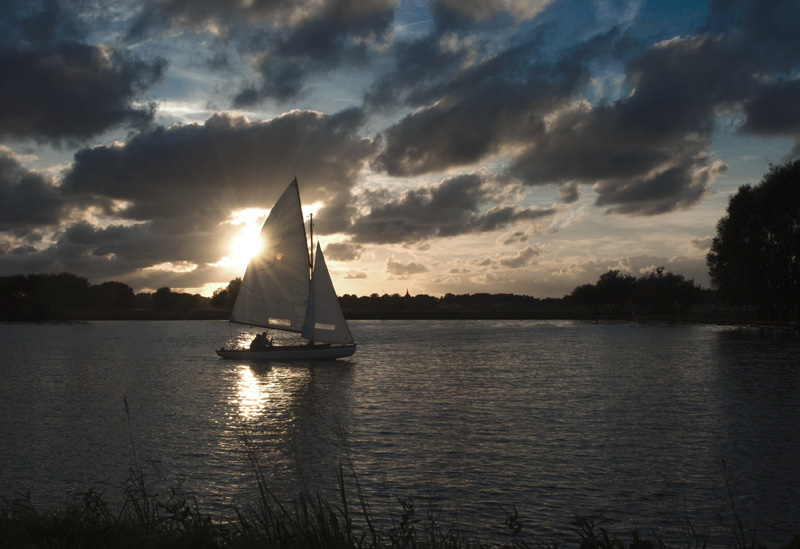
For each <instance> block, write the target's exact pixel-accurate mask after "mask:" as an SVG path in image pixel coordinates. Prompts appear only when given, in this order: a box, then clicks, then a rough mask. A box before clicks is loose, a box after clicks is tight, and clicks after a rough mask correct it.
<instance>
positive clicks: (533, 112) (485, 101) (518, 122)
mask: <svg viewBox="0 0 800 549" xmlns="http://www.w3.org/2000/svg"><path fill="white" fill-rule="evenodd" d="M609 38H610V37H608V36H602V37H599V38H597V39H595V40H593V41H591V42H590V43H586V44H583V45H582V46H581V47H579V48H576V49H574V50H572V51H570V52H568V53H566V54H564V55H563V56H561V57H560V58H558V59H556V61H555V62H547V63H545V62H541V63H537V62H535V61H534V62H532V61H531V59H534V60H536V59H542V58H543V55H542V53H541V51H540V49H541V47H542V41H543V37H542V36H541V35H540V34H539V33H533V36H532V37H531V39H530V40H529V41H527V42H525V43H523V44H521V45H518V46H515V47H512V48H509V49H508V50H506V51H503V52H501V53H499V54H497V55H494V56H491V57H489V58H487V59H485V60H484V61H482V62H481V63H478V64H476V65H475V66H473V67H471V68H469V69H468V70H465V71H462V72H461V73H460V74H459V75H458V76H457V77H455V78H453V79H451V80H449V81H447V82H439V81H438V80H434V81H433V82H431V85H430V86H424V85H417V86H416V87H414V88H413V96H410V97H409V99H413V100H415V101H420V100H426V104H427V106H425V107H424V108H421V109H419V110H417V111H416V112H414V113H412V114H410V115H408V116H406V117H405V118H403V119H402V120H401V121H400V122H398V123H397V124H395V125H393V126H391V127H390V128H388V129H387V130H386V131H385V132H384V134H383V137H384V139H385V141H386V145H385V148H384V150H383V152H382V153H381V154H380V155H379V156H378V157H377V159H376V161H375V163H374V167H375V168H376V169H381V170H384V171H386V172H387V173H389V174H392V175H418V174H423V173H428V172H435V171H441V170H445V169H448V168H452V167H457V166H464V165H470V164H472V163H475V162H478V161H480V160H482V159H484V158H486V157H490V156H493V155H496V154H498V153H501V152H503V151H504V148H505V147H508V146H514V147H518V146H520V145H525V144H529V143H531V142H535V141H537V140H540V139H542V138H543V137H544V136H545V131H546V126H545V119H544V117H545V116H546V115H547V114H548V113H550V112H551V111H552V110H553V109H555V108H557V107H558V106H560V105H563V104H565V103H567V102H569V101H570V99H571V98H572V97H573V95H574V94H575V93H576V92H577V91H578V90H579V89H580V88H581V86H584V85H585V84H586V83H587V82H588V79H589V72H588V71H587V70H586V69H585V67H583V61H584V57H585V56H586V52H587V51H594V50H597V49H604V48H607V47H608V43H609ZM434 99H435V101H434Z"/></svg>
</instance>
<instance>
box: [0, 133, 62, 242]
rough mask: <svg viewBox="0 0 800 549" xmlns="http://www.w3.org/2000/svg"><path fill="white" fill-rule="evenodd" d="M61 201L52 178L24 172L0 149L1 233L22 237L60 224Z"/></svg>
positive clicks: (23, 168) (13, 158) (10, 153)
mask: <svg viewBox="0 0 800 549" xmlns="http://www.w3.org/2000/svg"><path fill="white" fill-rule="evenodd" d="M63 207H64V200H63V199H62V197H61V194H60V193H59V191H58V189H57V188H56V187H55V186H54V184H53V181H52V180H51V178H49V177H47V176H45V175H42V174H40V173H37V172H34V171H31V170H28V169H26V168H25V167H24V166H22V164H21V163H20V162H19V160H18V159H17V157H16V156H14V154H13V153H12V152H11V151H9V150H8V149H6V148H5V147H0V233H4V232H8V233H12V234H14V235H16V236H18V237H23V236H25V235H28V234H30V233H31V232H35V231H36V229H37V228H40V227H41V226H47V225H55V224H57V223H58V222H59V220H60V218H61V214H62V209H63Z"/></svg>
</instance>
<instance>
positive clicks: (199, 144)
mask: <svg viewBox="0 0 800 549" xmlns="http://www.w3.org/2000/svg"><path fill="white" fill-rule="evenodd" d="M359 120H360V118H359V117H358V115H357V113H355V112H352V111H344V112H342V113H339V114H336V115H331V116H327V115H322V114H319V113H316V112H311V111H292V112H290V113H287V114H285V115H283V116H280V117H277V118H275V119H272V120H268V121H264V122H256V123H252V122H249V121H248V120H247V119H245V118H244V117H239V116H233V115H229V114H225V113H222V114H218V115H214V116H212V117H211V118H209V119H208V120H207V121H206V123H205V124H202V125H200V124H194V125H175V126H172V127H170V128H156V129H153V130H148V131H144V132H140V133H138V134H136V135H134V136H133V137H131V138H130V139H129V140H128V141H127V142H125V143H122V144H116V145H112V146H98V147H94V148H91V149H83V150H80V151H78V152H77V153H76V154H75V157H74V161H73V163H72V165H71V166H70V168H69V169H67V170H66V171H65V172H64V175H63V179H62V181H61V182H60V184H54V183H53V182H52V181H51V180H49V179H47V178H46V177H44V176H42V175H40V174H37V173H36V172H31V171H28V170H26V169H25V168H23V167H22V166H21V164H20V163H19V161H18V160H17V159H15V157H14V156H13V155H12V154H11V153H10V152H9V151H8V150H6V149H0V198H2V199H3V200H2V203H0V235H2V234H3V232H5V238H6V241H7V244H6V245H5V246H4V247H5V248H6V249H8V250H10V249H12V248H13V249H17V250H26V251H27V252H28V253H24V254H20V253H16V254H15V256H14V257H13V258H12V257H10V256H6V257H5V258H4V261H2V262H0V271H2V272H9V271H11V272H14V270H16V269H18V268H21V267H20V266H21V265H24V264H36V265H37V266H40V267H41V268H42V269H43V270H44V269H46V270H54V269H59V270H69V271H71V272H76V273H82V272H94V273H104V274H105V275H108V276H113V277H115V278H121V277H126V278H127V277H130V279H131V280H132V281H133V280H134V279H136V280H144V279H145V278H147V279H153V278H154V277H162V278H163V276H164V275H162V274H159V273H156V272H150V273H146V274H141V273H139V271H140V270H141V269H144V268H147V267H151V266H153V265H158V264H163V263H169V262H172V263H176V264H177V263H180V262H185V263H191V264H195V265H198V266H199V267H198V268H197V269H196V270H195V271H193V272H192V273H191V275H192V277H193V280H194V282H199V281H201V280H202V278H201V276H213V273H211V275H209V272H210V271H209V268H208V267H206V268H203V266H204V265H210V264H214V263H216V262H218V261H219V260H220V259H221V258H222V257H223V256H226V255H230V251H229V245H230V242H232V240H233V239H234V238H235V236H236V233H237V231H238V227H236V226H233V225H231V224H230V223H226V221H227V220H228V219H229V216H230V214H231V212H232V211H234V210H239V209H243V208H248V207H256V208H264V207H269V206H271V205H272V204H273V203H274V201H275V200H276V199H277V197H278V196H279V195H280V193H281V192H282V191H283V190H284V189H285V188H286V185H288V184H289V182H290V181H291V180H292V178H293V177H295V175H296V176H297V177H298V180H299V182H300V192H301V195H302V197H303V199H304V202H305V203H308V204H310V203H313V202H317V201H319V202H320V203H323V204H324V206H323V207H322V208H320V210H319V211H318V215H317V216H315V227H316V230H317V231H319V233H320V234H328V233H329V232H335V231H336V230H337V227H344V226H345V225H346V224H347V223H348V220H349V215H350V214H349V211H348V210H347V209H346V208H342V207H341V206H340V205H341V204H347V203H350V202H352V201H351V200H350V199H349V196H350V192H351V189H352V186H353V185H354V184H355V180H356V177H357V175H358V173H359V170H360V167H361V166H363V164H364V161H365V158H366V157H367V156H369V155H370V154H372V150H373V144H372V142H371V141H370V140H366V139H363V138H361V137H360V136H358V135H357V130H358V127H359V123H360V122H359ZM91 212H93V214H94V215H95V216H100V217H104V218H105V220H106V224H105V225H103V226H95V225H94V224H92V223H89V222H88V221H86V220H84V218H86V219H88V214H89V213H91ZM109 221H110V222H109ZM44 224H48V225H52V226H53V227H51V229H52V228H58V232H57V233H56V234H55V235H54V236H53V243H52V245H50V246H49V247H44V248H43V246H37V247H36V250H35V251H34V250H32V249H30V248H20V245H21V244H22V242H21V240H20V239H21V238H23V237H24V236H25V235H26V234H33V233H34V228H36V229H37V230H38V229H41V227H42V225H44ZM345 249H346V247H341V250H340V252H341V253H344V252H345ZM349 249H350V253H356V252H357V251H358V250H359V248H358V246H350V247H349ZM333 250H334V254H333V255H336V247H335V245H334V249H333ZM135 273H139V274H135ZM179 274H180V275H181V276H183V278H184V279H185V280H188V278H189V274H187V273H179ZM170 276H171V277H174V276H177V274H173V275H170ZM206 281H207V280H206ZM195 286H202V284H195Z"/></svg>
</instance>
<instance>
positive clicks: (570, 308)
mask: <svg viewBox="0 0 800 549" xmlns="http://www.w3.org/2000/svg"><path fill="white" fill-rule="evenodd" d="M241 283H242V281H241V279H240V278H236V279H234V280H231V281H230V283H229V284H228V285H227V286H226V287H225V288H221V289H219V290H217V291H216V292H215V293H214V295H213V296H212V297H210V298H208V297H203V296H201V295H199V294H186V293H181V292H174V291H172V290H171V289H170V288H167V287H164V288H159V289H158V290H156V291H155V292H152V293H149V292H140V293H134V291H133V289H132V288H131V287H130V286H128V285H127V284H125V283H123V282H116V281H111V282H103V283H101V284H90V283H89V281H88V280H87V279H86V278H83V277H80V276H78V275H75V274H72V273H60V274H30V275H15V276H6V277H0V320H6V321H9V320H10V321H45V320H84V319H101V318H102V319H116V318H119V319H168V318H181V319H183V318H185V319H213V318H217V319H224V318H228V316H229V315H230V311H231V310H232V309H233V304H234V302H235V301H236V296H237V295H238V292H239V288H240V287H241ZM714 296H715V293H714V292H712V291H710V290H706V289H703V288H701V287H699V286H697V285H695V284H694V281H692V280H686V279H685V278H684V277H683V276H681V275H675V274H672V273H665V272H664V269H663V268H659V269H657V270H656V271H654V272H653V273H650V274H647V275H643V276H640V277H638V278H634V277H633V276H631V275H628V274H621V273H620V272H619V271H608V272H607V273H605V274H604V275H602V276H601V277H600V279H599V280H598V281H597V283H595V284H585V285H583V286H579V287H577V288H575V290H574V291H573V292H572V293H571V294H570V295H566V296H564V297H562V298H545V299H540V298H535V297H531V296H527V295H518V294H488V293H476V294H461V295H454V294H450V293H449V294H446V295H444V296H442V297H434V296H429V295H424V294H422V295H416V296H411V295H409V294H408V293H406V295H402V296H401V295H399V294H392V295H389V294H383V295H378V294H372V295H370V296H362V297H359V296H356V295H350V294H345V295H343V296H341V297H340V298H339V301H340V303H341V304H342V309H343V310H344V312H345V316H347V317H348V318H353V319H355V318H462V317H466V318H530V317H534V318H535V317H546V316H556V317H571V316H574V317H579V318H583V317H587V316H590V317H594V316H602V315H613V316H620V315H647V314H657V313H664V314H671V315H673V314H681V313H685V312H687V311H689V310H690V309H691V308H692V307H694V306H695V305H697V304H699V303H706V304H708V303H713V301H714Z"/></svg>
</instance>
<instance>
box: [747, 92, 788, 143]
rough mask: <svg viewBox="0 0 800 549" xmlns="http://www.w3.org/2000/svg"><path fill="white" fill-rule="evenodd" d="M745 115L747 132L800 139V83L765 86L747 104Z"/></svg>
mask: <svg viewBox="0 0 800 549" xmlns="http://www.w3.org/2000/svg"><path fill="white" fill-rule="evenodd" d="M744 113H745V115H746V116H747V121H746V122H745V124H744V126H742V131H744V132H747V133H752V134H758V135H775V134H785V135H793V136H795V137H800V80H792V81H789V82H770V83H765V84H764V85H762V86H761V87H760V88H759V90H758V93H757V94H756V95H755V96H753V97H752V98H751V99H750V100H748V101H747V102H746V103H745V105H744Z"/></svg>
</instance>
